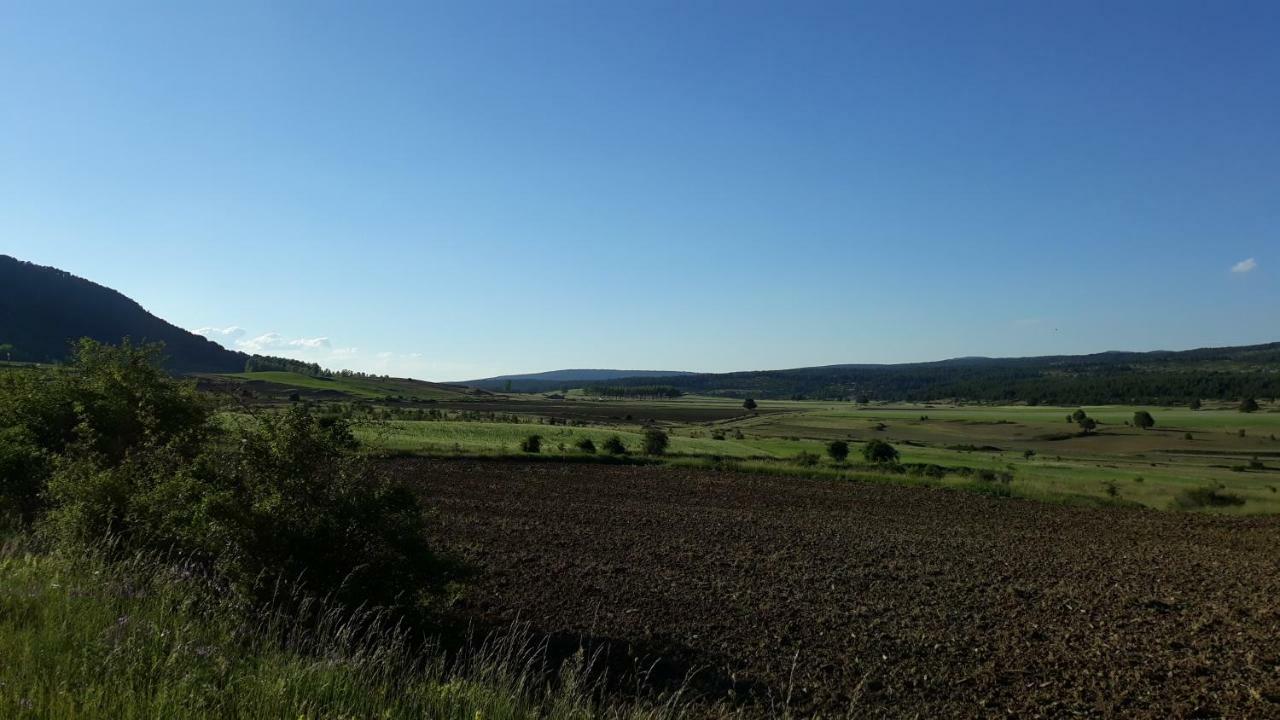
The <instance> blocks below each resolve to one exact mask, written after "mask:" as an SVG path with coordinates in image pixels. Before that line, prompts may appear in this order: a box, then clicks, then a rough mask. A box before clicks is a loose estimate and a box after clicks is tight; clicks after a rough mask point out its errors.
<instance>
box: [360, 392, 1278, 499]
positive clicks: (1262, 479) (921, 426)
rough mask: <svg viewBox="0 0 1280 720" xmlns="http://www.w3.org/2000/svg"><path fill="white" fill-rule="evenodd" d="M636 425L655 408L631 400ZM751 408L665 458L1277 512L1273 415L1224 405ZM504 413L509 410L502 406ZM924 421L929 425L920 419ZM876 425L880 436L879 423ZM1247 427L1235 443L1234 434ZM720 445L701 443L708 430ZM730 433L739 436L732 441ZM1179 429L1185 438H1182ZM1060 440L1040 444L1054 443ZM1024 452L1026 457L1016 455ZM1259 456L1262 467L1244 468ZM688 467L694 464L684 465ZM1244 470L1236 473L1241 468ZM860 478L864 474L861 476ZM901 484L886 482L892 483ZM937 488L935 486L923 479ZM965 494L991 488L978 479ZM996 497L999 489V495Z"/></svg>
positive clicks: (505, 443)
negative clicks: (933, 477) (884, 448)
mask: <svg viewBox="0 0 1280 720" xmlns="http://www.w3.org/2000/svg"><path fill="white" fill-rule="evenodd" d="M660 402H662V403H667V404H669V403H673V402H674V403H689V404H692V405H697V406H714V405H725V404H729V403H734V404H737V403H736V401H731V400H724V399H719V398H692V397H691V398H681V399H680V400H675V401H660ZM629 404H634V406H635V408H636V409H635V411H634V414H635V415H636V416H637V417H643V416H644V414H645V408H646V407H651V406H653V405H654V404H655V403H654V402H647V401H631V403H629ZM761 405H762V406H764V407H768V408H769V409H773V410H781V411H783V412H779V413H775V414H761V415H758V416H755V417H748V418H740V419H735V420H731V421H720V422H709V423H687V424H680V423H669V424H667V426H666V430H667V431H668V432H669V433H670V435H671V447H670V450H669V452H670V455H671V456H673V457H674V458H676V459H679V458H689V459H696V458H699V457H711V456H716V457H721V458H729V459H736V460H743V461H745V460H750V462H748V463H743V464H742V465H741V467H743V468H745V469H750V470H751V471H758V472H774V473H779V474H794V475H813V474H815V473H817V474H823V475H826V476H840V475H841V474H847V473H848V470H847V469H843V468H840V467H838V466H835V467H832V468H830V469H829V472H828V471H827V470H824V469H822V468H826V467H827V466H828V465H832V463H831V461H830V460H828V459H827V458H826V457H825V445H826V443H827V442H828V441H830V440H833V439H844V440H847V441H849V442H850V443H851V450H852V453H853V459H855V460H856V458H857V453H858V452H859V451H860V449H861V444H862V443H864V442H866V441H868V440H871V439H873V438H877V439H883V440H886V441H888V442H890V443H892V444H893V445H894V446H895V447H897V448H898V450H899V452H900V453H901V455H902V462H904V463H912V464H934V465H940V466H944V467H947V468H951V469H960V468H973V469H978V470H993V471H1012V472H1013V473H1014V478H1015V479H1014V481H1013V482H1012V483H1011V484H1010V485H1009V491H1010V493H1011V494H1013V495H1017V496H1023V497H1034V498H1038V499H1044V500H1052V501H1059V502H1063V501H1065V502H1090V503H1104V504H1115V503H1121V504H1138V505H1143V506H1146V507H1151V508H1157V509H1171V508H1175V509H1176V508H1182V507H1183V505H1181V504H1180V501H1179V498H1180V497H1181V496H1182V495H1183V494H1185V493H1186V492H1188V491H1189V490H1196V489H1197V488H1204V487H1209V486H1212V487H1215V488H1218V489H1219V490H1221V491H1223V492H1229V493H1231V494H1234V495H1238V496H1240V497H1242V498H1244V499H1245V503H1244V504H1243V505H1238V506H1237V505H1231V506H1219V507H1212V508H1209V509H1210V510H1211V511H1213V512H1220V513H1228V514H1257V513H1280V440H1272V439H1271V436H1272V435H1273V434H1274V435H1277V436H1280V413H1274V412H1266V409H1267V408H1264V411H1262V412H1258V413H1252V414H1246V413H1239V412H1236V411H1235V410H1234V408H1231V407H1228V406H1224V407H1220V408H1217V409H1205V410H1200V411H1192V410H1189V409H1186V408H1158V407H1127V406H1109V407H1086V408H1084V409H1085V411H1086V412H1088V413H1089V415H1090V416H1092V417H1094V418H1096V419H1098V420H1099V421H1100V422H1101V423H1102V425H1101V426H1100V428H1099V431H1098V432H1097V433H1095V434H1092V435H1089V436H1087V437H1080V436H1077V435H1078V428H1076V427H1075V426H1074V425H1069V424H1068V423H1067V422H1066V416H1067V415H1068V414H1069V413H1070V412H1071V411H1072V410H1074V408H1062V407H1026V406H1007V407H996V406H958V407H956V406H947V405H897V406H891V405H868V406H858V405H853V404H850V403H829V402H827V403H822V402H813V401H807V402H805V401H802V402H788V401H767V402H762V403H761ZM1138 409H1145V410H1149V411H1150V412H1151V413H1152V414H1153V415H1154V416H1155V418H1156V423H1157V425H1156V427H1155V428H1154V429H1152V430H1146V431H1144V430H1139V429H1137V428H1132V427H1126V426H1125V425H1124V422H1125V421H1127V420H1130V419H1132V417H1133V413H1134V411H1135V410H1138ZM511 410H512V411H513V412H518V411H519V410H520V403H519V401H513V402H512V406H511ZM921 416H927V418H928V419H922V417H921ZM880 425H883V426H884V428H883V429H877V428H878V427H879V426H880ZM1241 429H1244V430H1245V435H1244V437H1241V436H1240V435H1239V431H1240V430H1241ZM717 431H719V432H724V433H725V434H726V439H725V440H713V439H711V434H712V433H713V432H717ZM641 432H642V428H640V427H639V426H637V425H634V424H625V425H623V424H619V425H606V424H593V425H590V426H587V427H565V426H552V425H540V424H536V423H519V424H514V423H500V422H460V421H439V422H432V421H426V422H417V421H394V422H389V423H372V424H367V425H362V426H361V427H360V429H359V435H360V436H361V438H362V439H363V440H365V441H366V442H367V443H368V444H370V445H371V446H373V447H375V448H382V449H387V450H393V451H397V452H410V453H413V452H419V453H430V454H436V455H449V454H454V453H463V454H469V455H518V454H519V443H520V441H521V440H522V439H523V438H525V437H527V436H528V435H530V434H533V433H537V434H539V435H542V436H543V440H544V442H543V446H542V454H543V455H550V456H556V455H559V454H560V451H559V449H558V446H559V444H561V443H563V444H564V445H565V447H566V450H565V452H564V455H566V456H574V455H579V454H581V453H579V451H577V450H576V449H575V448H574V443H575V442H576V441H577V440H578V439H579V438H582V437H589V438H591V439H592V441H593V442H595V443H596V445H597V446H599V445H600V443H601V441H602V440H603V439H604V438H606V437H608V436H609V435H612V434H617V435H619V436H620V437H622V439H623V441H624V442H625V443H626V444H627V445H628V447H629V448H631V449H632V450H633V451H634V450H637V449H638V448H639V447H640V439H641V435H640V433H641ZM737 432H740V433H742V437H741V438H740V439H736V438H735V433H737ZM1186 433H1191V434H1192V439H1190V440H1188V439H1186V437H1185V435H1186ZM1062 437H1065V439H1050V438H1062ZM965 446H978V447H982V446H990V447H994V448H998V450H997V451H976V450H975V451H967V450H963V449H957V448H963V447H965ZM1027 450H1031V451H1033V452H1034V453H1035V454H1034V456H1033V457H1032V458H1031V459H1027V458H1025V457H1024V452H1025V451H1027ZM801 453H810V454H814V455H818V456H822V461H821V463H820V468H819V469H818V470H815V469H814V468H813V467H812V466H802V465H797V464H796V463H795V462H794V460H795V458H796V457H797V456H799V455H800V454H801ZM1255 455H1258V456H1259V457H1260V458H1262V459H1263V465H1264V468H1262V469H1255V468H1251V467H1249V463H1250V461H1251V459H1252V458H1253V457H1254V456H1255ZM698 462H700V461H696V460H695V464H697V463H698ZM1241 469H1243V471H1241ZM862 474H865V472H863V473H862ZM894 478H897V479H898V480H902V477H901V476H890V479H894ZM971 482H972V481H971V477H970V476H966V475H963V474H961V473H959V472H952V473H950V474H948V476H947V478H946V479H945V480H943V481H939V483H940V484H948V485H955V486H957V487H961V486H964V487H968V486H969V484H970V483H971ZM935 484H938V483H935ZM976 489H979V490H981V491H983V492H989V491H990V490H991V488H990V487H989V486H988V485H987V484H981V485H979V486H978V487H977V488H976ZM1002 492H1003V491H1002Z"/></svg>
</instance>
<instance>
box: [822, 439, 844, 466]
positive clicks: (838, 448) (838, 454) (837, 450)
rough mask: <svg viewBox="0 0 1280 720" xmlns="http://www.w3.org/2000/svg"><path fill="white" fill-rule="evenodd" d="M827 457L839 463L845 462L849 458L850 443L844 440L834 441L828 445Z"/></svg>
mask: <svg viewBox="0 0 1280 720" xmlns="http://www.w3.org/2000/svg"><path fill="white" fill-rule="evenodd" d="M827 455H829V456H831V459H832V460H835V461H836V462H838V463H842V462H844V460H845V458H847V457H849V443H847V442H845V441H843V440H832V441H831V442H829V443H827Z"/></svg>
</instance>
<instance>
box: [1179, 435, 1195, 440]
mask: <svg viewBox="0 0 1280 720" xmlns="http://www.w3.org/2000/svg"><path fill="white" fill-rule="evenodd" d="M1182 439H1183V440H1194V439H1195V436H1194V435H1192V434H1191V433H1183V434H1182Z"/></svg>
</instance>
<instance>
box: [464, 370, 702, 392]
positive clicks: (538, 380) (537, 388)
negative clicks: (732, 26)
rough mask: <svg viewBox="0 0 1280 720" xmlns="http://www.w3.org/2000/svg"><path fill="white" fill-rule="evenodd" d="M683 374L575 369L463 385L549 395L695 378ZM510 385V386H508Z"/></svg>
mask: <svg viewBox="0 0 1280 720" xmlns="http://www.w3.org/2000/svg"><path fill="white" fill-rule="evenodd" d="M692 374H693V373H689V372H684V371H680V370H608V369H571V370H550V371H548V372H540V373H525V374H520V375H499V376H497V377H491V378H481V379H479V380H464V381H462V382H460V383H458V384H459V385H468V386H470V387H475V388H481V389H484V390H508V389H509V390H512V391H515V392H545V391H547V390H555V389H558V388H561V387H563V386H565V385H580V384H583V383H594V382H600V381H602V380H615V379H618V378H649V379H653V378H665V377H672V376H675V375H692ZM508 383H509V385H508Z"/></svg>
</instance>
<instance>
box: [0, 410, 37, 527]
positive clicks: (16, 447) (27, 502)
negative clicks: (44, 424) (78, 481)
mask: <svg viewBox="0 0 1280 720" xmlns="http://www.w3.org/2000/svg"><path fill="white" fill-rule="evenodd" d="M48 475H49V459H48V456H47V455H46V453H45V451H44V450H43V449H42V448H41V447H40V446H39V445H37V444H36V443H35V440H34V439H33V438H32V437H31V433H30V432H29V431H28V430H27V429H26V428H24V427H7V428H0V525H3V524H4V523H5V521H6V519H16V520H17V521H18V522H20V523H23V524H26V523H29V522H31V520H32V519H33V518H34V517H35V514H36V512H37V511H38V510H39V508H40V504H41V501H42V495H43V492H44V486H45V482H46V479H47V478H48Z"/></svg>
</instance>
